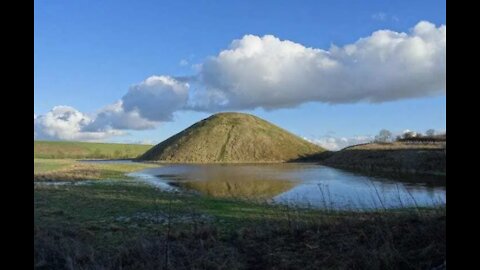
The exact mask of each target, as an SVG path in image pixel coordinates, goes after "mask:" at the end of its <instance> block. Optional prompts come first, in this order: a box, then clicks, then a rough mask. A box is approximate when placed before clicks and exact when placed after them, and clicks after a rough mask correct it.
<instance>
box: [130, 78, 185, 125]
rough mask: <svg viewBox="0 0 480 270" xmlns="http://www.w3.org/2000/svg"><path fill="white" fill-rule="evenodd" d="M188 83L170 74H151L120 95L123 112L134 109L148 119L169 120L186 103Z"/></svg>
mask: <svg viewBox="0 0 480 270" xmlns="http://www.w3.org/2000/svg"><path fill="white" fill-rule="evenodd" d="M189 87H190V86H189V84H188V83H187V82H182V81H180V80H177V79H175V78H173V77H170V76H151V77H148V78H147V79H146V80H144V81H143V82H141V83H139V84H136V85H134V86H132V87H130V89H129V90H128V93H127V94H126V95H124V96H123V97H122V102H123V105H122V107H123V110H124V111H125V112H132V111H136V112H138V113H139V115H140V116H141V117H143V118H145V119H148V120H150V121H171V120H172V115H173V113H174V112H175V111H178V110H180V109H182V108H183V107H184V106H185V104H186V103H187V99H188V92H189Z"/></svg>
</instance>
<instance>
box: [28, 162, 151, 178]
mask: <svg viewBox="0 0 480 270" xmlns="http://www.w3.org/2000/svg"><path fill="white" fill-rule="evenodd" d="M33 162H34V180H35V181H82V180H104V179H126V178H127V177H126V176H125V173H129V172H133V171H138V170H141V169H145V168H149V167H153V166H154V165H152V164H145V163H125V164H123V163H108V164H107V163H103V164H102V163H84V162H79V161H76V160H68V159H40V158H36V159H34V160H33Z"/></svg>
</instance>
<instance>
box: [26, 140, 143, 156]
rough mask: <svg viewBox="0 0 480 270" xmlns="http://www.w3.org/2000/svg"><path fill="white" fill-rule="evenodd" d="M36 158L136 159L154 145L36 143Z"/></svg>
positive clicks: (34, 154)
mask: <svg viewBox="0 0 480 270" xmlns="http://www.w3.org/2000/svg"><path fill="white" fill-rule="evenodd" d="M33 145H34V150H33V156H34V158H60V159H61V158H136V157H138V156H139V155H141V154H143V153H145V151H147V150H148V149H150V148H151V147H152V145H142V144H120V143H89V142H63V141H62V142H60V141H34V142H33Z"/></svg>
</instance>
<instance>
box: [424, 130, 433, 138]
mask: <svg viewBox="0 0 480 270" xmlns="http://www.w3.org/2000/svg"><path fill="white" fill-rule="evenodd" d="M425 134H427V136H428V137H433V136H434V135H435V129H432V128H431V129H429V130H427V132H426V133H425Z"/></svg>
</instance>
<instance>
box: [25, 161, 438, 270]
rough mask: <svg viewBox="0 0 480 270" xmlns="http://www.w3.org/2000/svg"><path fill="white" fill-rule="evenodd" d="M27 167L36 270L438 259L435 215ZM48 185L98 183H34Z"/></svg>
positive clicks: (72, 166) (58, 165)
mask: <svg viewBox="0 0 480 270" xmlns="http://www.w3.org/2000/svg"><path fill="white" fill-rule="evenodd" d="M34 164H35V175H36V178H37V179H36V182H37V184H36V185H35V188H34V247H35V248H34V262H35V268H36V269H231V270H233V269H320V268H321V269H431V268H432V267H436V266H438V265H441V264H443V263H444V261H445V208H425V209H420V208H416V209H413V208H412V209H399V210H389V211H378V212H368V213H367V212H354V211H342V212H338V211H329V210H315V209H297V208H291V207H286V206H278V205H277V206H274V205H269V204H266V203H264V202H261V201H254V200H251V201H245V200H235V199H228V198H215V197H208V196H199V195H196V194H193V193H188V192H181V193H168V192H162V191H159V190H157V189H154V188H152V187H151V186H148V185H146V184H143V183H139V182H136V181H134V180H132V179H126V177H125V176H124V173H125V172H129V171H132V170H138V169H141V168H144V167H147V166H152V165H148V164H136V163H134V164H85V163H80V162H78V161H74V160H54V159H35V160H34ZM82 170H84V171H85V170H87V171H89V173H87V174H84V171H82ZM45 174H47V175H54V176H55V177H56V178H48V177H45V178H41V177H39V175H45ZM34 178H35V177H34ZM52 179H53V180H55V179H57V180H62V181H65V180H71V181H74V182H76V183H82V182H83V181H82V180H85V179H91V180H99V181H89V182H88V184H83V185H82V184H80V185H71V184H68V182H67V183H66V184H63V185H50V184H49V183H48V182H42V181H48V180H52ZM104 179H112V181H113V182H112V181H101V180H104Z"/></svg>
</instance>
